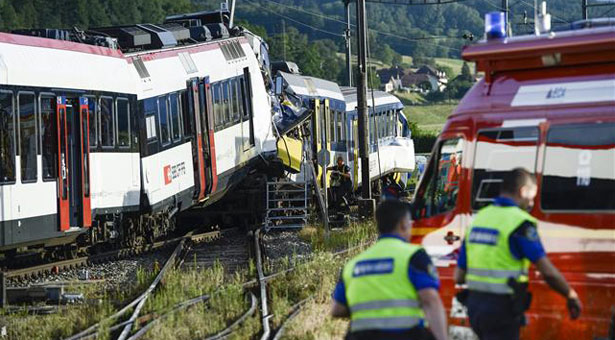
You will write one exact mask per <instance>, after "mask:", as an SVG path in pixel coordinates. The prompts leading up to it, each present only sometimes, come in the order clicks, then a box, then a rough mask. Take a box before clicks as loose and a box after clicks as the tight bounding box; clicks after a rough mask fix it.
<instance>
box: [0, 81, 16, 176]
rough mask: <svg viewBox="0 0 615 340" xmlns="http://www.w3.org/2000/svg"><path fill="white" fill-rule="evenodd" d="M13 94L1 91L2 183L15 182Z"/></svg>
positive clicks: (0, 145) (0, 163)
mask: <svg viewBox="0 0 615 340" xmlns="http://www.w3.org/2000/svg"><path fill="white" fill-rule="evenodd" d="M13 112H14V111H13V93H12V92H9V91H0V182H2V183H10V182H14V181H15V121H14V117H13Z"/></svg>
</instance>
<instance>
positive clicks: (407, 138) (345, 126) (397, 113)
mask: <svg viewBox="0 0 615 340" xmlns="http://www.w3.org/2000/svg"><path fill="white" fill-rule="evenodd" d="M282 92H283V93H284V96H285V97H286V98H288V99H289V100H291V101H293V102H294V103H295V106H296V107H297V108H302V107H303V108H306V109H304V110H301V109H298V111H300V112H307V113H306V114H300V115H298V116H296V117H294V116H293V117H290V118H286V119H280V120H279V123H278V124H277V125H278V131H279V132H280V134H281V135H284V134H287V132H290V133H289V134H288V135H292V136H294V138H293V137H290V138H289V137H288V136H285V137H284V138H283V139H281V140H280V141H278V152H279V158H280V160H281V161H282V162H284V164H285V165H286V166H287V167H288V168H289V169H290V170H291V172H297V173H298V174H297V175H293V176H291V177H292V178H293V179H295V180H299V181H300V180H302V179H303V178H304V174H303V173H302V171H303V170H302V169H301V168H300V164H301V160H302V157H303V155H302V150H303V149H302V148H303V143H302V142H303V141H306V142H308V143H309V144H310V147H311V148H313V153H314V154H322V153H323V152H324V153H326V154H327V155H328V156H327V157H325V158H326V160H325V163H326V164H325V165H326V166H331V165H334V164H335V163H336V159H337V158H338V157H342V158H343V159H344V162H345V163H346V164H347V165H348V166H349V167H350V169H351V173H352V181H353V186H354V189H355V190H357V189H358V188H359V187H360V186H361V185H362V182H361V160H360V157H359V151H358V145H359V143H358V137H359V135H358V124H357V123H358V115H357V109H356V108H357V95H356V89H355V88H350V87H339V86H338V85H337V84H335V83H333V82H330V81H326V80H322V79H317V78H313V77H307V76H302V75H299V74H292V73H286V72H278V74H277V77H276V93H278V94H281V93H282ZM368 106H369V111H368V121H369V126H368V131H369V133H368V136H369V146H370V150H369V157H370V158H369V160H370V179H371V182H372V184H378V179H381V178H383V177H384V176H386V175H388V174H399V175H398V176H397V177H398V179H400V180H404V181H405V180H406V179H407V175H408V174H409V173H410V172H412V171H413V170H414V167H415V162H414V143H413V141H412V139H411V135H410V130H409V125H408V121H407V118H406V116H405V115H404V113H403V108H404V106H403V104H402V103H401V102H400V101H399V99H398V98H397V97H395V96H394V95H392V94H389V93H386V92H382V91H377V90H374V91H371V90H370V91H368ZM309 113H311V114H312V115H313V116H312V117H311V118H312V125H311V126H310V128H309V133H308V134H309V136H307V137H308V138H304V140H303V141H302V140H301V138H298V136H299V133H296V131H293V128H296V127H298V126H300V123H301V122H304V118H305V117H306V115H307V114H309ZM291 116H292V115H291ZM293 119H294V121H295V125H293V123H292V122H293ZM274 120H275V119H274ZM314 122H318V124H317V125H316V124H315V123H314ZM293 132H294V134H293ZM323 150H324V151H323ZM291 163H292V165H291ZM319 164H320V165H321V166H322V165H323V163H322V162H320V163H319ZM293 170H294V171H293ZM319 172H320V171H319Z"/></svg>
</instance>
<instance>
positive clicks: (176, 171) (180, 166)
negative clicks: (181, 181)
mask: <svg viewBox="0 0 615 340" xmlns="http://www.w3.org/2000/svg"><path fill="white" fill-rule="evenodd" d="M163 174H164V185H168V184H171V183H172V182H173V180H175V179H177V178H179V176H183V175H185V174H186V163H185V162H181V163H177V164H175V165H165V167H164V168H163Z"/></svg>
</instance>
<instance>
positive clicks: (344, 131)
mask: <svg viewBox="0 0 615 340" xmlns="http://www.w3.org/2000/svg"><path fill="white" fill-rule="evenodd" d="M341 117H342V124H341V128H342V137H341V138H340V142H342V143H345V142H346V140H347V139H348V137H347V136H346V130H347V129H346V125H347V124H348V123H347V122H346V111H342V113H341Z"/></svg>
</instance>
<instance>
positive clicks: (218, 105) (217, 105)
mask: <svg viewBox="0 0 615 340" xmlns="http://www.w3.org/2000/svg"><path fill="white" fill-rule="evenodd" d="M211 88H212V91H213V93H214V120H215V127H216V131H217V130H219V129H220V128H221V127H222V125H224V119H223V116H224V114H223V113H222V112H223V111H222V102H221V100H222V95H221V94H220V83H216V84H213V85H212V87H211Z"/></svg>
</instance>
